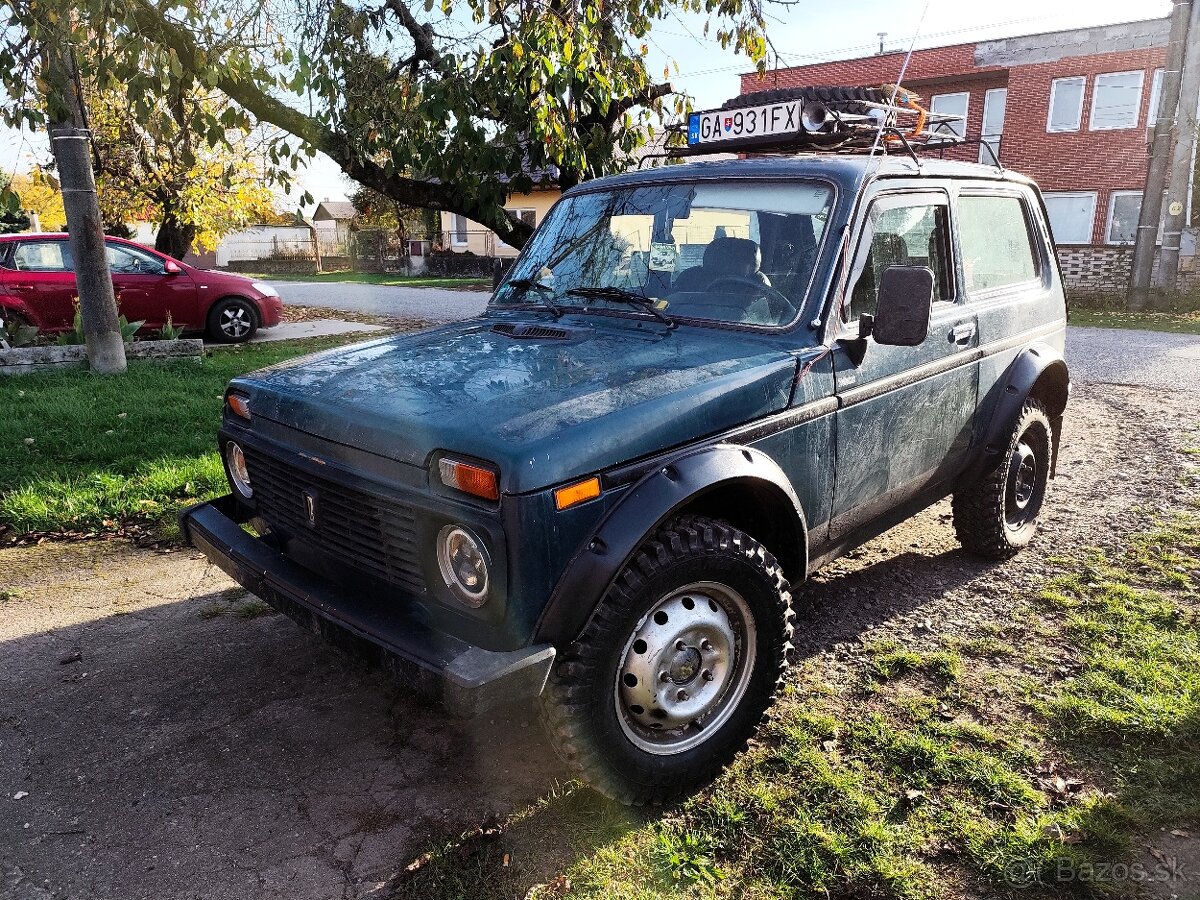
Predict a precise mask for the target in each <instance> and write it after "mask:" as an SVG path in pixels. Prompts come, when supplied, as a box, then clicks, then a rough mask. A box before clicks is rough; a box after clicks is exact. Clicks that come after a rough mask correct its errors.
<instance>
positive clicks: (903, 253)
mask: <svg viewBox="0 0 1200 900" xmlns="http://www.w3.org/2000/svg"><path fill="white" fill-rule="evenodd" d="M947 209H948V207H947V206H946V203H945V202H944V201H941V200H938V199H935V198H933V197H928V196H926V197H920V198H918V197H905V198H902V199H896V198H890V197H885V198H881V199H880V200H876V201H875V203H874V204H873V205H872V207H871V211H870V212H869V213H868V220H867V229H866V230H865V231H864V232H863V236H862V239H861V240H860V242H859V246H858V257H857V259H856V261H855V264H854V268H853V270H852V284H853V286H852V287H851V289H850V293H849V300H848V302H847V303H846V306H845V308H844V309H843V311H842V314H843V317H844V318H845V320H846V321H847V322H853V321H854V320H855V319H857V318H858V317H859V316H861V315H863V314H864V313H870V314H872V315H873V314H874V313H875V303H876V301H877V299H878V296H879V282H880V279H881V278H882V276H883V270H884V269H886V268H887V267H888V266H927V267H928V268H930V269H932V270H933V280H934V294H933V299H934V300H935V301H950V302H953V300H954V280H953V277H952V275H951V272H952V271H953V268H952V266H951V263H950V241H949V235H950V229H949V226H948V219H947Z"/></svg>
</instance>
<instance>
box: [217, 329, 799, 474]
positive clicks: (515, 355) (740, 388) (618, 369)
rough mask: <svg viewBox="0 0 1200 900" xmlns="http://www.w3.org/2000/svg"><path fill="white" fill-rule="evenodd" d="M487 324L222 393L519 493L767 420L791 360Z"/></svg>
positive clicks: (303, 425)
mask: <svg viewBox="0 0 1200 900" xmlns="http://www.w3.org/2000/svg"><path fill="white" fill-rule="evenodd" d="M498 321H499V320H491V319H482V320H473V321H471V322H465V323H458V324H455V325H451V326H447V327H443V328H439V329H436V330H433V331H427V332H419V333H415V334H407V335H400V336H396V337H391V338H385V339H382V340H378V341H371V342H369V343H365V344H359V345H355V346H352V347H343V348H338V349H336V350H332V351H328V352H325V353H321V354H318V355H316V356H311V357H307V358H304V359H300V360H295V361H292V362H290V363H286V364H284V365H281V366H276V367H272V368H270V369H264V370H262V371H260V372H255V373H252V374H251V375H247V376H244V377H242V378H239V379H236V380H235V382H234V386H235V387H236V388H238V389H240V390H242V391H244V392H246V393H248V394H249V395H250V401H251V409H252V411H253V415H254V416H255V417H256V418H257V417H260V416H261V417H264V418H267V419H271V420H274V421H276V422H279V423H281V424H284V425H286V426H289V427H292V428H295V429H298V430H301V431H304V432H307V433H309V434H312V435H316V436H318V437H320V438H323V439H326V440H329V441H334V442H337V443H339V444H343V445H347V446H350V447H354V448H357V449H360V450H365V451H368V452H370V453H374V454H378V455H381V456H384V457H388V458H391V459H394V460H397V461H399V462H404V463H409V464H411V465H415V466H426V465H427V464H428V462H429V458H430V454H432V453H433V452H434V451H439V450H441V451H446V452H449V453H457V454H462V455H466V456H471V457H476V458H478V459H481V460H486V461H489V462H492V463H494V464H496V465H498V466H499V467H500V477H501V483H500V486H501V490H502V491H503V492H505V493H522V492H525V491H531V490H536V489H539V488H543V487H546V486H548V485H551V484H555V483H557V482H562V481H565V480H567V479H570V478H573V477H576V476H581V475H586V474H589V473H591V472H596V471H600V470H602V469H605V468H607V467H610V466H613V465H616V464H618V463H621V462H625V461H627V460H630V459H635V458H638V457H641V456H645V455H647V454H652V453H654V452H657V451H660V450H663V449H666V448H670V447H673V446H678V445H680V444H683V443H686V442H688V441H691V440H695V439H696V438H699V437H703V436H705V435H709V434H714V433H716V432H720V431H722V430H724V429H727V428H730V427H733V426H735V425H739V424H741V423H743V422H747V421H750V420H752V419H755V418H757V417H760V416H763V415H766V414H768V413H772V412H775V411H778V410H781V409H783V408H784V407H786V405H787V403H788V399H789V396H790V393H791V388H792V381H793V378H794V376H795V370H796V358H795V355H794V354H791V353H788V352H784V351H781V350H779V349H776V348H774V347H772V346H770V344H769V343H767V342H766V341H764V339H763V338H762V337H761V336H756V335H753V334H747V333H743V332H735V331H728V330H718V329H712V328H695V327H683V328H679V329H677V330H674V331H666V330H665V329H663V328H661V327H658V326H653V327H645V326H643V325H641V323H636V324H635V322H633V321H631V320H628V319H618V320H616V321H615V323H612V322H603V323H600V324H583V325H569V326H565V327H564V328H563V330H565V331H567V332H569V334H570V337H569V338H568V339H566V340H563V339H561V338H554V337H520V338H517V337H512V336H510V335H507V334H502V333H498V332H497V331H495V330H493V328H494V326H496V325H497V323H498ZM511 326H512V322H511V321H510V322H509V324H508V325H507V326H506V325H503V324H501V325H500V326H499V327H501V328H504V327H511ZM518 327H519V326H518Z"/></svg>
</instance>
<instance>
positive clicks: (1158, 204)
mask: <svg viewBox="0 0 1200 900" xmlns="http://www.w3.org/2000/svg"><path fill="white" fill-rule="evenodd" d="M1191 15H1192V0H1175V7H1174V9H1172V11H1171V36H1170V39H1169V43H1168V45H1167V66H1166V69H1165V71H1164V72H1163V84H1162V100H1161V102H1160V106H1159V110H1158V120H1157V121H1156V122H1155V123H1154V142H1153V144H1152V145H1151V147H1152V149H1151V151H1150V167H1149V169H1148V170H1147V172H1146V186H1145V189H1144V190H1143V191H1142V209H1141V214H1140V215H1139V216H1138V226H1137V239H1136V241H1135V243H1134V247H1133V271H1132V273H1131V274H1130V279H1129V294H1128V296H1127V297H1126V305H1127V306H1128V307H1129V308H1130V309H1131V310H1139V309H1143V308H1144V307H1145V306H1146V303H1147V302H1148V300H1149V296H1150V273H1151V271H1152V270H1153V268H1154V251H1155V245H1156V244H1157V242H1158V226H1159V223H1160V222H1161V221H1162V202H1163V191H1164V190H1165V189H1166V186H1167V172H1168V170H1169V168H1170V165H1171V141H1172V140H1173V138H1174V137H1175V114H1176V110H1177V109H1178V108H1179V86H1180V82H1181V80H1182V69H1183V56H1184V48H1185V47H1186V46H1187V39H1188V26H1189V25H1190V22H1191Z"/></svg>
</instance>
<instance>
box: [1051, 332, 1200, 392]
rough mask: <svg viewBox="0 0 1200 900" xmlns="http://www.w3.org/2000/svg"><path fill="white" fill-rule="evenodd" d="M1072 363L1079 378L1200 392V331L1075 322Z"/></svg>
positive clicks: (1070, 345) (1069, 339)
mask: <svg viewBox="0 0 1200 900" xmlns="http://www.w3.org/2000/svg"><path fill="white" fill-rule="evenodd" d="M1067 365H1068V366H1070V368H1071V377H1072V378H1073V379H1075V380H1076V381H1089V382H1093V383H1103V384H1135V385H1143V386H1145V387H1158V388H1168V389H1170V390H1176V391H1190V392H1194V393H1200V335H1195V334H1167V333H1164V332H1161V331H1133V330H1117V329H1113V328H1080V327H1074V326H1072V327H1070V328H1068V329H1067Z"/></svg>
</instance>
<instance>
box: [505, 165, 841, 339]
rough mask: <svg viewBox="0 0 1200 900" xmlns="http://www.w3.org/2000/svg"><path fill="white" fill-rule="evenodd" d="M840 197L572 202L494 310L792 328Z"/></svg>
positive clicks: (537, 240) (637, 195)
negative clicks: (627, 314) (641, 315)
mask: <svg viewBox="0 0 1200 900" xmlns="http://www.w3.org/2000/svg"><path fill="white" fill-rule="evenodd" d="M832 198H833V190H832V189H831V188H829V187H827V186H825V185H821V184H813V183H809V182H788V183H783V184H780V183H771V184H768V183H762V182H741V181H736V182H727V183H724V184H721V183H694V182H693V183H684V184H665V185H650V186H646V187H630V188H622V189H617V190H610V191H597V192H593V193H584V194H578V195H576V196H574V197H568V198H566V199H564V200H562V201H561V202H560V203H559V204H558V205H557V206H555V207H554V210H553V212H552V213H551V214H550V215H549V216H548V217H547V219H546V221H545V222H543V223H542V225H541V227H540V228H539V229H538V230H537V233H536V234H535V235H534V236H533V239H532V240H531V241H530V243H529V246H528V247H527V248H526V251H525V253H524V254H523V256H522V257H521V259H520V261H519V262H518V263H517V265H516V266H514V267H513V269H512V271H511V272H510V273H509V275H508V278H507V279H506V281H505V283H504V284H503V285H502V286H501V288H500V290H499V291H498V292H497V294H496V298H495V300H494V301H493V303H494V304H495V305H496V306H500V307H503V306H511V305H514V304H526V303H528V304H541V305H544V306H546V307H547V308H549V309H552V310H554V311H556V312H568V311H571V310H572V309H579V308H582V307H590V308H593V309H595V308H604V309H609V308H611V309H624V310H626V311H631V312H635V313H636V312H647V313H652V314H656V315H658V316H659V317H660V318H664V317H670V319H671V320H674V319H677V318H688V319H699V320H708V321H714V322H728V323H739V324H747V325H768V326H782V325H787V324H789V323H790V322H792V321H794V320H795V318H796V317H797V316H798V315H799V313H800V307H801V306H802V305H803V302H804V295H805V292H806V290H807V289H808V284H809V280H810V278H811V276H812V272H813V267H814V266H815V265H816V262H817V247H818V246H819V244H820V241H821V235H822V233H823V232H824V230H825V223H826V220H827V219H828V216H829V207H830V203H831V202H832Z"/></svg>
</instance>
